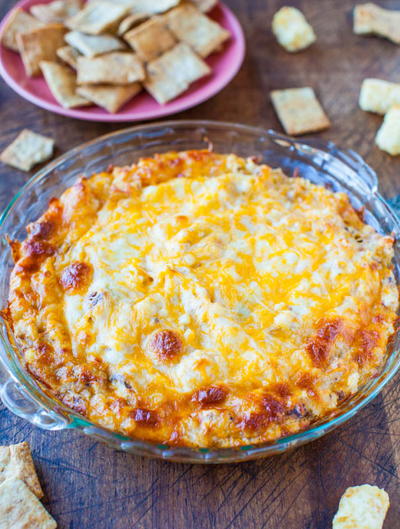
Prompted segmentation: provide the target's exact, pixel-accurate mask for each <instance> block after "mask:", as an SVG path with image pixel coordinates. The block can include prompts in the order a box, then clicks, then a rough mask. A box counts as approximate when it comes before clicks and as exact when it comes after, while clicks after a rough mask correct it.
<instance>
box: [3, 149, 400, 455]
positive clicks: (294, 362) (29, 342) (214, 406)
mask: <svg viewBox="0 0 400 529" xmlns="http://www.w3.org/2000/svg"><path fill="white" fill-rule="evenodd" d="M27 230H28V238H27V239H26V240H25V241H24V242H23V243H18V242H16V241H14V242H13V243H12V250H13V253H14V256H15V260H16V264H15V268H14V270H13V272H12V275H11V286H10V298H9V307H8V315H9V319H10V324H11V325H12V328H13V331H14V335H15V336H16V339H17V342H18V344H19V346H20V349H21V351H22V356H23V360H24V363H25V366H26V368H27V369H28V371H29V372H30V373H31V374H32V375H33V376H34V377H35V378H36V379H37V380H38V381H39V383H40V384H41V385H42V387H43V388H44V389H45V391H47V392H48V393H49V394H51V395H52V396H54V397H56V398H57V399H59V400H60V401H62V402H63V403H64V404H66V405H67V406H69V407H71V408H72V409H74V410H75V411H77V412H79V413H81V414H82V415H85V416H87V417H88V418H89V419H90V420H92V421H94V422H95V423H98V424H101V425H102V426H104V427H106V428H109V429H112V430H114V431H118V432H120V433H123V434H126V435H129V436H134V437H137V438H142V439H147V440H153V441H157V442H163V443H169V444H176V445H187V446H203V447H206V446H220V447H227V446H238V445H242V444H247V443H256V442H261V441H268V440H273V439H277V438H279V437H282V436H285V435H288V434H289V433H293V432H297V431H299V430H301V429H304V428H305V427H307V426H308V425H309V424H310V423H311V422H313V421H316V420H318V419H320V418H321V417H324V416H326V415H328V414H331V413H334V412H335V410H336V409H337V407H338V405H339V403H340V402H341V401H342V400H343V399H345V398H346V397H348V396H349V395H352V394H354V393H355V392H356V391H357V390H358V388H359V387H360V386H362V385H363V384H364V383H365V382H366V381H367V380H368V379H369V378H370V377H372V376H374V375H375V374H376V373H377V372H378V371H379V369H380V368H381V366H382V362H383V360H384V357H385V352H386V346H387V342H388V339H389V337H390V336H391V334H392V333H393V330H394V328H393V324H394V321H395V318H396V310H397V306H398V294H397V287H396V283H395V280H394V276H393V272H392V265H391V260H392V255H393V240H392V239H391V238H390V237H387V236H382V235H380V234H378V233H376V232H375V231H374V229H373V228H372V227H370V226H368V225H367V224H365V223H364V222H362V220H360V218H359V216H358V215H357V214H356V212H355V211H354V209H353V208H352V206H351V204H350V202H349V199H348V197H347V196H346V195H345V194H343V193H334V192H332V191H330V190H328V189H325V188H324V187H321V186H316V185H314V184H312V183H310V182H309V181H307V180H304V179H302V178H298V177H292V178H288V177H286V176H285V175H284V174H283V173H282V172H281V171H280V170H273V169H271V168H270V167H267V166H265V165H257V164H256V163H255V162H254V161H253V160H251V159H242V158H239V157H237V156H235V155H221V154H215V153H212V152H209V151H190V152H181V153H176V152H171V153H166V154H162V155H156V156H154V157H153V158H147V159H142V160H140V161H139V162H138V163H136V164H134V165H132V166H131V167H122V168H121V167H116V168H111V169H110V170H109V171H107V172H103V173H99V174H95V175H93V176H91V177H90V178H87V179H81V180H80V181H79V182H78V183H77V184H75V185H74V186H73V187H71V188H70V189H68V190H67V191H65V193H64V194H63V195H62V196H61V198H60V199H52V200H51V202H50V204H49V208H48V210H47V211H46V212H45V213H44V215H43V216H42V217H41V218H40V219H39V220H38V221H37V222H35V223H33V224H31V225H29V226H28V227H27Z"/></svg>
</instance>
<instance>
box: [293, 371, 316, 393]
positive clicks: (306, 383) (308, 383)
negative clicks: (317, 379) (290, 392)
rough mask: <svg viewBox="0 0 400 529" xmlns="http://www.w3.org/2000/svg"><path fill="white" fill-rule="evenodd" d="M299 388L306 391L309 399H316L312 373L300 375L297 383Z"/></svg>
mask: <svg viewBox="0 0 400 529" xmlns="http://www.w3.org/2000/svg"><path fill="white" fill-rule="evenodd" d="M297 386H298V387H299V388H301V389H305V390H306V391H307V395H308V396H309V397H315V395H316V393H315V388H314V378H313V377H312V375H310V373H303V374H302V375H300V377H299V379H298V381H297Z"/></svg>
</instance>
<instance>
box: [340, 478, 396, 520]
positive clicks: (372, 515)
mask: <svg viewBox="0 0 400 529" xmlns="http://www.w3.org/2000/svg"><path fill="white" fill-rule="evenodd" d="M389 505H390V504H389V496H388V495H387V493H386V492H385V491H384V490H383V489H380V488H378V487H374V486H371V485H360V486H359V487H349V488H348V489H347V490H346V492H345V493H344V494H343V496H342V498H341V500H340V503H339V510H338V512H337V513H336V515H335V517H334V519H333V524H332V529H382V526H383V522H384V520H385V516H386V513H387V510H388V508H389Z"/></svg>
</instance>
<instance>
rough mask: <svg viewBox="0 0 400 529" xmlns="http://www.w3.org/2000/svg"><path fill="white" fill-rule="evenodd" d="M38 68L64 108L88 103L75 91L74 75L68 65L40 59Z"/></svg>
mask: <svg viewBox="0 0 400 529" xmlns="http://www.w3.org/2000/svg"><path fill="white" fill-rule="evenodd" d="M40 68H41V70H42V72H43V75H44V78H45V79H46V83H47V85H48V87H49V89H50V92H51V93H52V94H53V96H54V98H55V99H56V100H57V102H58V103H60V105H61V106H63V107H64V108H75V107H81V106H85V105H88V104H90V103H89V101H88V100H87V99H85V98H84V97H82V96H80V95H78V94H77V93H76V75H75V72H73V71H72V70H71V68H69V67H68V66H64V65H63V64H58V63H57V62H52V61H42V62H41V63H40Z"/></svg>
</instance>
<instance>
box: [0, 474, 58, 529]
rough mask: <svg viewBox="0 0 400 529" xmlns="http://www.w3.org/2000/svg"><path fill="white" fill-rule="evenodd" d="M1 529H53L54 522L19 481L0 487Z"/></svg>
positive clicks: (12, 480) (15, 480) (5, 482)
mask: <svg viewBox="0 0 400 529" xmlns="http://www.w3.org/2000/svg"><path fill="white" fill-rule="evenodd" d="M0 527H1V529H28V528H29V529H55V528H56V527H57V524H56V522H55V520H54V519H53V518H52V517H51V516H50V514H49V513H48V512H47V511H46V509H45V508H44V507H43V505H42V504H41V503H40V501H39V500H38V499H37V498H36V496H35V495H34V494H33V493H32V492H31V491H30V490H29V488H28V487H27V486H26V485H25V483H24V482H23V481H21V480H20V479H7V480H6V481H4V483H2V484H1V485H0Z"/></svg>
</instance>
